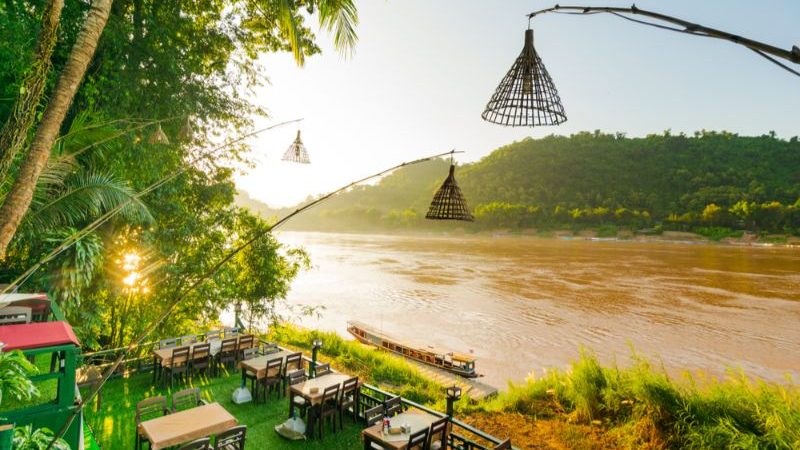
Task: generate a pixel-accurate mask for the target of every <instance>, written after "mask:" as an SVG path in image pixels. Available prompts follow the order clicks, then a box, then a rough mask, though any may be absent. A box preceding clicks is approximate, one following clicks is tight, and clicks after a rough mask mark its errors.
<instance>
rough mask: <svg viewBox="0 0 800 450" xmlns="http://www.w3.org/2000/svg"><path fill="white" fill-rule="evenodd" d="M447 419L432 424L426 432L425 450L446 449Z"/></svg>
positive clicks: (443, 418)
mask: <svg viewBox="0 0 800 450" xmlns="http://www.w3.org/2000/svg"><path fill="white" fill-rule="evenodd" d="M449 421H450V420H449V418H448V417H442V418H441V419H439V420H437V421H435V422H433V423H432V424H431V427H430V429H429V432H428V440H427V441H426V442H425V450H442V449H444V448H447V424H448V422H449Z"/></svg>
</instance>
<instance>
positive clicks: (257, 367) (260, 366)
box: [239, 350, 297, 383]
mask: <svg viewBox="0 0 800 450" xmlns="http://www.w3.org/2000/svg"><path fill="white" fill-rule="evenodd" d="M294 353H297V352H293V351H289V350H281V351H279V352H276V353H270V354H269V355H261V356H259V357H257V358H253V359H248V360H245V361H240V362H239V368H240V369H242V383H244V382H245V373H246V371H248V370H249V371H250V372H253V373H255V374H256V378H257V379H261V378H264V377H265V376H266V375H267V363H268V362H269V361H272V360H273V359H275V358H280V359H281V367H283V365H284V364H286V357H287V356H289V355H292V354H294Z"/></svg>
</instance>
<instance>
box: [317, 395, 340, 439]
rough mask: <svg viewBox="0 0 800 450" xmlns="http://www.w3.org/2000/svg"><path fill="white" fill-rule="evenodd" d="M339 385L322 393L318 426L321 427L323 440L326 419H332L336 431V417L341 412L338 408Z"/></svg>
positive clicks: (320, 435) (320, 433)
mask: <svg viewBox="0 0 800 450" xmlns="http://www.w3.org/2000/svg"><path fill="white" fill-rule="evenodd" d="M338 398H339V385H338V384H335V385H333V386H328V387H326V388H325V390H324V391H322V402H321V403H320V404H319V408H318V410H317V414H318V417H316V418H315V419H316V425H318V427H319V437H320V439H322V434H323V433H322V431H323V429H324V428H325V419H327V418H330V419H331V427H332V429H333V431H336V416H337V413H338V411H339V406H338Z"/></svg>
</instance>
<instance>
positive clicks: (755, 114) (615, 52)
mask: <svg viewBox="0 0 800 450" xmlns="http://www.w3.org/2000/svg"><path fill="white" fill-rule="evenodd" d="M554 3H555V1H549V2H543V1H510V0H503V1H489V0H483V1H477V0H473V1H466V0H448V1H443V0H437V1H421V0H387V1H381V0H371V1H359V2H358V8H359V14H360V19H361V24H360V26H359V29H358V34H359V43H358V47H357V48H356V53H355V55H354V57H353V58H351V59H349V60H344V59H342V57H341V56H340V55H339V54H338V53H337V52H335V51H334V50H333V49H332V47H331V45H330V38H329V36H328V35H327V34H325V33H324V32H320V33H318V35H319V36H318V37H319V39H318V41H319V43H320V46H321V47H322V49H323V53H322V54H321V55H316V56H313V57H311V58H308V59H307V62H306V66H305V67H303V68H299V67H297V66H296V65H295V64H294V62H293V60H292V58H291V56H290V55H289V54H271V55H265V56H264V57H263V58H262V62H263V64H264V67H265V68H266V72H267V74H268V76H269V78H270V81H271V84H270V85H269V86H266V87H264V88H263V89H261V90H259V93H258V99H257V102H258V103H259V104H261V105H263V106H264V107H265V108H267V109H268V110H269V111H270V113H271V118H270V119H269V120H266V119H263V120H262V119H258V120H257V124H258V125H260V126H264V125H267V124H269V123H271V122H273V121H274V122H279V121H282V120H287V119H293V118H299V117H303V118H304V119H305V120H304V121H303V122H302V123H301V124H300V125H299V126H294V125H291V126H287V127H284V128H282V129H280V130H276V131H271V132H268V134H265V135H263V136H261V137H259V138H257V139H254V140H252V142H251V144H252V148H253V151H252V157H253V159H254V160H255V161H256V165H257V166H256V167H255V168H253V169H250V170H248V172H247V173H246V174H244V175H240V176H238V177H237V185H238V186H239V188H240V189H243V190H245V191H248V192H249V193H250V195H252V196H253V197H255V198H257V199H260V200H262V201H264V202H266V203H268V204H270V205H274V206H285V205H291V204H295V203H297V202H299V201H302V200H303V199H304V198H305V197H306V196H308V195H310V194H318V193H323V192H327V191H330V190H333V189H335V188H337V187H339V186H341V185H343V184H346V183H348V182H349V181H352V180H354V179H356V178H360V177H362V176H365V175H368V174H370V173H373V172H377V171H380V170H382V169H385V168H387V167H390V166H392V165H394V164H396V163H399V162H403V161H408V160H411V159H416V158H418V157H421V156H426V155H430V154H434V153H440V152H445V151H448V150H449V149H451V148H456V149H459V150H464V151H466V153H465V154H463V155H461V156H459V158H458V159H459V161H461V162H467V161H475V160H478V159H480V158H481V157H483V156H485V155H487V154H488V153H490V152H491V151H492V150H494V149H496V148H497V147H499V146H502V145H505V144H508V143H511V142H513V141H515V140H520V139H522V138H524V137H526V136H532V137H535V138H536V137H542V136H545V135H548V134H552V133H555V134H565V135H569V134H572V133H575V132H578V131H583V130H589V131H592V130H596V129H599V130H602V131H606V132H617V131H621V132H626V133H627V134H628V135H629V136H641V135H646V134H649V133H661V132H662V131H663V130H666V129H671V130H672V131H673V132H680V131H685V132H688V133H691V132H693V131H695V130H699V129H709V130H722V129H725V130H729V131H732V132H736V133H739V134H743V135H759V134H764V133H766V132H768V131H770V130H774V131H776V132H777V133H778V135H779V136H782V137H789V136H794V135H797V134H800V78H798V77H795V76H793V75H791V74H789V73H787V72H785V71H783V70H781V69H780V68H778V67H776V66H774V65H773V64H771V63H769V62H768V61H766V60H764V59H763V58H761V57H760V56H758V55H756V54H755V53H753V52H750V51H749V50H747V49H746V48H744V47H740V46H736V45H734V44H732V43H729V42H726V41H718V40H713V39H707V38H700V37H694V36H688V35H682V34H679V33H674V32H670V31H663V30H657V29H654V28H651V27H645V26H643V25H638V24H635V23H631V22H628V21H625V20H623V19H619V18H616V17H613V16H605V15H594V16H588V17H582V16H569V15H556V14H551V15H544V16H540V17H537V18H535V19H534V21H533V28H534V33H535V42H536V49H537V51H538V52H539V54H540V56H541V57H542V60H543V62H544V64H545V65H546V67H547V69H548V71H549V72H550V75H551V76H552V77H553V80H554V82H555V85H556V87H557V88H558V91H559V94H560V96H561V99H562V101H563V103H564V107H565V109H566V113H567V117H568V121H567V122H566V123H565V124H563V125H561V126H558V127H541V128H535V129H531V128H510V127H502V126H498V125H494V124H489V123H487V122H484V121H483V120H482V119H481V117H480V115H481V112H482V111H483V108H484V106H485V105H486V102H487V101H488V99H489V97H490V96H491V94H492V93H493V92H494V89H495V87H496V86H497V84H498V82H499V81H500V79H501V78H502V76H503V75H504V74H505V73H506V71H508V69H509V68H510V67H511V64H512V63H513V62H514V59H515V58H516V57H517V55H518V54H519V52H520V50H521V49H522V44H523V34H524V30H525V29H526V28H527V18H526V17H525V14H526V13H528V12H531V11H533V10H534V9H541V8H545V7H549V6H552V5H553V4H554ZM636 3H637V6H638V7H640V8H646V9H652V10H655V11H659V12H663V13H667V14H671V15H675V16H677V17H680V18H684V19H687V20H690V21H694V22H696V23H700V24H703V25H706V26H710V27H715V28H719V29H722V30H725V31H730V32H734V33H738V34H741V35H743V36H747V37H750V38H753V39H756V40H761V41H763V42H767V43H770V44H773V45H776V46H778V47H781V48H786V49H788V48H791V46H792V45H793V44H794V45H798V46H800V26H798V23H800V1H798V0H763V1H746V0H703V1H697V0H669V1H666V0H662V1H655V0H649V1H642V0H640V1H637V2H636ZM575 4H588V5H594V6H600V5H614V6H629V4H630V1H628V2H619V1H607V0H606V1H592V0H585V2H584V3H581V2H577V3H575ZM314 23H315V24H316V20H315V21H314ZM298 128H299V129H300V130H301V131H302V134H303V140H304V142H305V144H306V146H307V148H308V152H309V155H310V158H311V162H312V164H311V165H300V164H292V163H287V162H282V161H281V160H280V158H281V156H282V155H283V152H284V151H285V150H286V148H287V147H288V145H289V144H290V143H291V141H292V140H293V139H294V135H295V133H296V132H297V130H298ZM587 163H590V162H587ZM442 176H443V177H444V176H446V174H444V173H443V174H442Z"/></svg>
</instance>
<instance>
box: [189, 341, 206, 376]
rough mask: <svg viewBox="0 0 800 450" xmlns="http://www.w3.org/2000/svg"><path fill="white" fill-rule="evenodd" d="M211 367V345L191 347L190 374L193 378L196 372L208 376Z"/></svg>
mask: <svg viewBox="0 0 800 450" xmlns="http://www.w3.org/2000/svg"><path fill="white" fill-rule="evenodd" d="M209 367H211V344H209V343H205V344H195V345H194V346H192V361H191V367H190V370H191V373H192V376H194V375H195V374H196V373H198V372H203V373H204V374H205V375H206V376H208V369H209Z"/></svg>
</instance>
